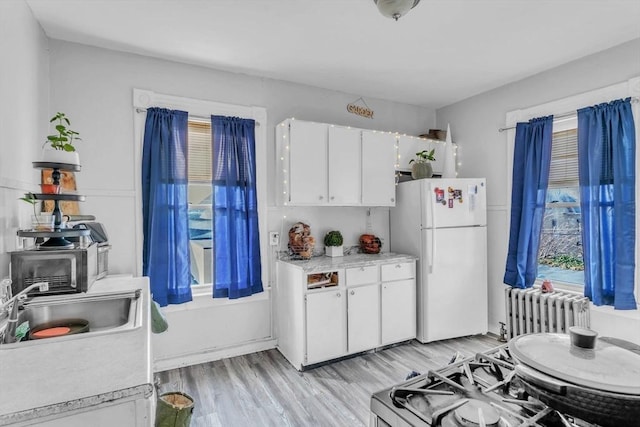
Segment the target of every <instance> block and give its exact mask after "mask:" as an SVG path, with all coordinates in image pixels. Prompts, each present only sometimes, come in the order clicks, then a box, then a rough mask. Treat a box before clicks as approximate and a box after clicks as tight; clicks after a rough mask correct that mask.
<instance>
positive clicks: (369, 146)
mask: <svg viewBox="0 0 640 427" xmlns="http://www.w3.org/2000/svg"><path fill="white" fill-rule="evenodd" d="M396 159H397V153H396V136H395V135H394V134H391V133H386V132H374V131H367V130H363V131H362V204H363V205H364V206H395V204H396V176H395V164H396Z"/></svg>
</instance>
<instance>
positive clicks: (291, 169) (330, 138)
mask: <svg viewBox="0 0 640 427" xmlns="http://www.w3.org/2000/svg"><path fill="white" fill-rule="evenodd" d="M276 142H277V147H278V152H279V153H280V156H279V158H278V159H277V161H278V162H279V163H278V165H277V166H278V167H277V168H276V169H277V179H276V182H277V186H278V187H277V188H278V201H279V202H280V204H286V205H291V206H395V163H396V158H397V157H396V156H397V150H396V136H395V135H394V134H391V133H388V132H374V131H368V130H362V129H357V128H351V127H345V126H337V125H330V124H326V123H315V122H306V121H301V120H293V119H289V120H285V121H284V122H282V123H280V124H279V125H277V126H276Z"/></svg>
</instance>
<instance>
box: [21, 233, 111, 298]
mask: <svg viewBox="0 0 640 427" xmlns="http://www.w3.org/2000/svg"><path fill="white" fill-rule="evenodd" d="M10 269H11V291H12V294H13V295H16V294H17V293H18V292H20V291H22V290H23V289H26V288H27V287H29V286H30V285H32V284H34V283H38V282H48V283H49V289H48V290H47V291H45V292H40V291H38V290H37V289H34V290H33V291H31V292H30V293H29V295H51V294H64V293H74V292H86V291H87V290H89V288H90V287H91V285H93V283H94V282H95V281H96V279H97V277H98V245H97V244H96V243H91V244H89V245H87V246H84V247H82V246H80V245H76V246H75V247H74V248H71V249H58V250H38V249H37V247H35V248H32V249H27V250H22V251H15V252H11V266H10Z"/></svg>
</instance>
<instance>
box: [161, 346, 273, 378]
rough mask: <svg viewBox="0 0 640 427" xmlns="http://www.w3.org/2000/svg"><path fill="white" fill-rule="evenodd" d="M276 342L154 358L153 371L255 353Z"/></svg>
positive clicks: (271, 347)
mask: <svg viewBox="0 0 640 427" xmlns="http://www.w3.org/2000/svg"><path fill="white" fill-rule="evenodd" d="M276 343H277V340H276V339H274V338H269V339H266V340H262V341H254V342H250V343H246V344H241V345H236V346H232V347H226V348H216V349H211V350H205V351H202V352H199V353H197V354H188V355H184V356H176V357H171V358H167V359H161V360H154V363H153V371H154V372H162V371H168V370H171V369H177V368H183V367H185V366H191V365H198V364H200V363H207V362H213V361H216V360H220V359H225V358H227V357H235V356H242V355H245V354H249V353H256V352H258V351H265V350H271V349H274V348H276Z"/></svg>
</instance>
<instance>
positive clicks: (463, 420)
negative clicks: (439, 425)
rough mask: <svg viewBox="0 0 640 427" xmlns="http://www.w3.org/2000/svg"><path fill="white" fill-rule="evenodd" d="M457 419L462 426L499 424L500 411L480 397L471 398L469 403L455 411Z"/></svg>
mask: <svg viewBox="0 0 640 427" xmlns="http://www.w3.org/2000/svg"><path fill="white" fill-rule="evenodd" d="M454 415H455V418H456V421H458V423H460V425H461V426H465V427H467V426H468V427H473V426H486V427H492V426H496V427H497V426H498V425H499V423H500V413H498V411H497V410H496V409H495V408H493V407H492V406H491V405H490V404H488V403H486V402H483V401H482V400H478V399H469V401H468V402H467V403H465V404H464V405H462V406H460V407H459V408H458V409H456V410H455V411H454Z"/></svg>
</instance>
